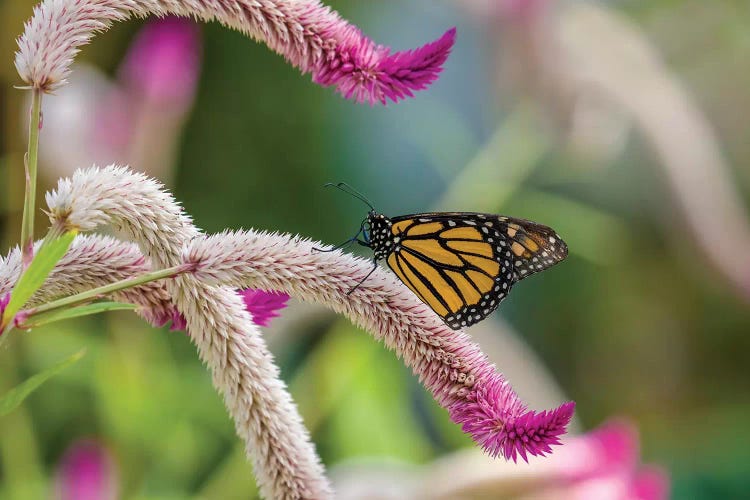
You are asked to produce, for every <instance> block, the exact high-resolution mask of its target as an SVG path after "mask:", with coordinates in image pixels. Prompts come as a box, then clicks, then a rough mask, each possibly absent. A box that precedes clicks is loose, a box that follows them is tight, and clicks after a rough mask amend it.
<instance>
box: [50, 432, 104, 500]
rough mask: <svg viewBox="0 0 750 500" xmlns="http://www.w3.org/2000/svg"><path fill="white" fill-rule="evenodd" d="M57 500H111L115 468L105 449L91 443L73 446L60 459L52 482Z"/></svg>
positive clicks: (85, 441) (92, 441) (96, 443)
mask: <svg viewBox="0 0 750 500" xmlns="http://www.w3.org/2000/svg"><path fill="white" fill-rule="evenodd" d="M55 486H56V488H55V489H56V495H55V498H56V499H58V500H110V499H112V500H114V499H115V498H117V479H116V473H115V466H114V463H113V461H112V458H111V457H110V455H109V453H108V451H107V449H106V448H105V447H104V446H102V445H101V444H100V443H98V442H97V441H94V440H81V441H77V442H75V443H73V444H72V445H71V446H70V447H69V448H68V449H67V450H66V451H65V454H64V455H63V457H62V459H61V460H60V463H59V465H58V469H57V477H56V480H55Z"/></svg>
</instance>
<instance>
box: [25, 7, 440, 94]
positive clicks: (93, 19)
mask: <svg viewBox="0 0 750 500" xmlns="http://www.w3.org/2000/svg"><path fill="white" fill-rule="evenodd" d="M167 14H173V15H177V16H183V17H191V16H192V17H195V18H198V19H202V20H204V21H214V20H216V21H219V22H221V23H222V24H224V25H226V26H228V27H230V28H233V29H236V30H238V31H240V32H242V33H245V34H247V35H249V36H251V37H252V38H255V39H258V40H262V41H263V42H265V43H266V44H267V45H268V46H269V47H270V48H271V49H272V50H274V51H276V52H278V53H279V54H281V55H283V56H284V57H285V58H286V60H287V61H289V63H290V64H292V65H294V66H295V67H297V68H299V69H300V70H301V71H302V72H303V73H310V74H312V76H313V80H314V81H315V82H317V83H319V84H320V85H323V86H333V87H335V88H336V89H337V90H338V91H339V92H340V93H341V94H342V95H344V96H345V97H347V98H352V99H355V100H356V101H357V102H369V103H370V104H373V103H375V102H381V103H383V104H385V103H386V102H387V100H391V101H393V102H397V101H399V100H401V99H404V98H405V97H409V96H411V95H412V92H413V91H416V90H421V89H424V88H425V87H426V86H427V85H429V84H430V83H432V82H433V81H435V80H436V79H437V76H438V73H440V71H441V70H442V67H443V63H444V62H445V60H446V58H447V57H448V54H449V52H450V50H451V47H452V46H453V42H454V40H455V29H451V30H448V31H447V32H446V33H445V34H444V35H443V36H442V37H440V38H439V39H438V40H436V41H435V42H433V43H428V44H427V45H425V46H423V47H421V48H418V49H415V50H413V51H405V52H396V53H391V51H390V49H388V48H387V47H384V46H381V45H377V44H376V43H374V42H373V41H372V40H370V39H369V38H367V37H365V36H364V35H363V34H362V33H361V32H360V31H359V29H358V28H356V27H355V26H353V25H351V24H349V23H348V22H346V21H345V20H343V19H342V18H341V17H340V16H339V15H338V14H337V13H336V12H334V11H333V10H331V9H330V8H328V7H326V6H324V5H322V4H321V3H320V2H319V1H318V0H297V1H292V0H264V1H262V2H254V1H247V0H229V1H228V2H226V3H225V4H221V5H219V4H217V3H215V2H207V1H205V0H189V1H186V2H179V3H176V2H168V1H165V0H133V1H130V2H111V1H110V0H45V1H43V2H42V3H41V4H40V5H38V6H37V7H36V8H35V9H34V15H33V16H32V18H31V19H30V20H29V21H28V22H27V23H26V30H25V32H24V34H23V35H22V36H21V37H20V38H19V39H18V47H19V50H18V52H16V61H15V62H16V69H17V70H18V73H19V75H20V76H21V78H22V79H23V80H24V81H25V82H26V83H27V84H28V85H29V86H30V87H32V88H37V89H41V90H43V91H45V92H51V91H54V90H55V89H57V88H59V87H60V86H62V85H64V84H65V82H66V79H67V77H68V75H69V73H70V65H71V63H72V61H73V59H74V58H75V56H76V54H77V53H78V52H79V50H80V46H81V45H84V44H86V43H88V42H89V40H90V39H91V38H92V37H93V36H94V34H95V33H96V32H98V31H104V30H106V29H108V28H109V27H110V25H111V24H112V23H113V22H115V21H122V20H125V19H127V18H129V17H132V16H139V17H145V16H148V15H160V16H163V15H167Z"/></svg>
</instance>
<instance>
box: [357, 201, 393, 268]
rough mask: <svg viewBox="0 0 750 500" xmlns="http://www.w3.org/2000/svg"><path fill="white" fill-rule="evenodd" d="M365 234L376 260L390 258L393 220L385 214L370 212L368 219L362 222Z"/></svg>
mask: <svg viewBox="0 0 750 500" xmlns="http://www.w3.org/2000/svg"><path fill="white" fill-rule="evenodd" d="M362 225H363V227H364V232H365V241H367V243H368V244H369V247H370V248H372V251H373V253H374V254H375V255H374V257H375V259H376V260H380V259H384V258H385V257H387V256H388V254H389V253H390V251H391V248H390V247H391V246H392V245H393V238H392V235H393V233H392V231H391V226H393V223H392V222H391V219H389V218H388V217H386V216H385V215H383V214H379V213H377V212H376V211H375V210H370V212H369V213H368V214H367V218H366V219H365V220H364V221H363V222H362Z"/></svg>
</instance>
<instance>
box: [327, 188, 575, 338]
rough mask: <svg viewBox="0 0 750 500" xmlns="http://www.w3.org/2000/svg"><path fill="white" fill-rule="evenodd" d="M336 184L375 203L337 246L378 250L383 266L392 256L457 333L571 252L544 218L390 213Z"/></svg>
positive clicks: (393, 267)
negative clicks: (541, 221)
mask: <svg viewBox="0 0 750 500" xmlns="http://www.w3.org/2000/svg"><path fill="white" fill-rule="evenodd" d="M336 187H338V188H339V189H341V190H343V191H345V192H347V193H349V194H351V195H352V196H355V197H357V198H359V199H360V200H362V201H363V202H365V203H367V205H368V206H369V207H370V211H369V213H368V214H367V217H366V218H365V219H364V220H363V221H362V225H361V226H360V230H359V232H357V234H356V235H355V236H354V237H353V238H351V239H349V240H347V241H346V242H344V243H343V244H341V245H338V246H337V247H335V248H341V247H342V246H345V245H347V244H349V243H353V242H355V241H356V242H358V243H359V244H360V245H363V246H366V247H368V248H371V249H372V251H373V254H374V259H373V264H374V266H375V267H377V262H378V261H379V260H381V259H385V261H386V262H387V263H388V267H390V268H391V270H392V271H393V272H394V273H395V274H396V276H398V278H399V279H400V280H401V281H402V282H403V283H404V284H405V285H406V286H407V287H409V288H410V289H411V291H412V292H414V294H415V295H416V296H417V297H419V298H420V299H421V300H422V302H424V303H425V304H427V305H428V306H429V307H430V308H431V309H432V310H433V311H435V313H437V314H438V315H439V316H440V317H441V318H442V319H443V321H445V323H446V324H447V325H448V326H449V327H451V328H452V329H454V330H457V329H459V328H464V327H467V326H471V325H473V324H475V323H477V322H479V321H481V320H483V319H484V318H486V317H487V316H488V315H489V314H490V313H492V311H494V310H495V309H497V306H498V305H499V304H500V302H502V301H503V299H505V297H507V296H508V293H509V292H510V289H511V287H512V286H513V284H515V283H516V282H517V281H520V280H522V279H523V278H525V277H527V276H530V275H532V274H534V273H537V272H539V271H543V270H544V269H547V268H548V267H551V266H553V265H555V264H557V263H558V262H560V261H562V260H563V259H565V257H567V255H568V247H567V245H566V244H565V242H564V241H563V240H562V238H560V236H558V235H557V233H556V232H555V231H554V230H552V229H551V228H549V227H547V226H544V225H542V224H538V223H536V222H532V221H528V220H524V219H516V218H513V217H505V216H502V215H492V214H483V213H474V212H429V213H421V214H413V215H402V216H399V217H392V218H389V217H386V216H385V215H383V214H381V213H378V212H377V211H375V209H374V208H373V206H372V204H370V202H369V201H367V199H366V198H364V196H362V195H361V194H360V193H358V192H357V191H355V190H354V189H352V188H351V187H349V186H348V185H346V184H344V183H339V184H337V185H336ZM344 187H346V188H348V190H347V189H344ZM360 235H362V239H360V238H359V236H360ZM375 267H373V271H374V269H375ZM370 274H372V271H371V272H370ZM369 276H370V275H369V274H368V275H367V276H366V277H365V278H364V279H363V280H362V282H360V284H362V283H363V282H364V281H365V280H366V279H367V278H368V277H369ZM358 286H359V284H358V285H357V286H356V287H354V288H353V289H352V290H350V291H349V293H351V292H353V291H354V290H355V289H356V288H357V287H358Z"/></svg>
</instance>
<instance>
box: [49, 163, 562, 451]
mask: <svg viewBox="0 0 750 500" xmlns="http://www.w3.org/2000/svg"><path fill="white" fill-rule="evenodd" d="M103 193H106V195H104V194H103ZM121 197H122V198H121ZM120 199H123V200H124V199H127V200H128V201H127V202H124V201H123V202H119V203H118V202H117V200H120ZM47 202H48V205H49V207H50V214H51V217H52V219H53V221H55V222H57V223H63V224H66V225H68V226H74V227H77V228H80V229H81V230H91V229H94V228H95V227H96V226H98V225H100V224H104V223H107V222H111V223H113V224H114V225H115V226H116V227H119V228H120V229H123V230H125V231H126V232H128V233H129V234H130V235H131V236H132V237H134V238H136V239H137V240H139V241H140V242H141V245H142V246H143V247H144V251H146V252H148V253H150V254H151V255H152V258H153V259H154V260H155V262H156V263H157V264H158V265H161V266H166V265H177V264H182V263H190V264H193V265H194V266H195V270H194V271H193V272H191V273H190V274H189V275H184V276H181V277H178V278H175V279H174V280H171V281H169V282H168V283H167V288H168V289H169V291H170V293H172V294H173V295H174V300H175V302H176V304H177V306H178V309H180V312H182V313H183V314H184V315H185V317H186V319H187V323H188V331H189V332H190V334H191V335H192V336H193V338H194V340H195V342H196V344H198V346H199V349H200V350H201V354H202V356H203V357H204V359H206V361H207V362H208V363H209V364H210V365H211V366H212V368H213V369H214V374H215V375H214V376H215V379H217V385H218V386H219V387H220V388H222V389H225V387H226V384H228V383H229V381H227V374H225V373H223V370H225V369H227V366H226V365H222V364H221V363H219V362H218V361H217V360H214V359H213V358H212V355H216V352H215V351H216V350H217V349H218V350H219V354H220V355H221V356H226V355H229V354H230V353H231V354H232V355H233V357H234V362H235V363H237V364H238V365H240V366H245V367H246V368H247V369H248V371H250V373H249V374H248V375H247V377H248V378H249V380H246V381H245V385H250V384H251V383H255V382H257V381H258V380H264V381H265V382H266V383H267V381H268V379H267V378H256V376H258V375H259V374H258V373H257V371H256V370H252V369H253V368H255V367H254V366H249V365H250V364H251V363H253V362H256V361H257V360H256V358H257V354H256V353H255V352H250V351H243V350H242V349H241V346H237V344H238V343H240V344H241V343H242V341H243V340H245V339H247V334H246V333H243V331H242V330H233V329H232V328H231V326H232V325H229V326H226V328H227V330H222V329H221V328H222V327H223V326H224V325H225V323H226V322H227V321H229V319H228V318H233V317H234V316H232V315H233V314H239V313H238V312H237V310H236V307H237V304H236V298H237V296H236V295H233V296H232V297H229V296H225V297H220V296H219V294H218V291H219V290H224V289H220V288H214V287H213V286H210V285H217V286H218V285H229V286H233V287H247V286H250V287H254V288H262V289H273V290H283V291H284V292H287V293H289V294H291V295H294V296H297V297H299V298H301V299H302V300H307V301H314V302H319V303H322V304H324V305H326V306H328V307H330V308H332V309H333V310H335V311H337V312H341V313H344V314H346V315H347V316H349V317H350V318H351V319H352V320H353V321H354V322H355V323H356V324H358V325H361V326H363V327H365V328H366V329H367V330H369V331H371V332H373V333H374V335H375V336H376V338H378V339H381V340H383V342H384V343H385V344H386V345H387V346H388V347H390V348H391V349H394V350H395V351H396V352H397V353H398V355H399V356H402V357H403V358H404V360H405V362H406V363H407V365H409V366H410V367H412V369H413V370H414V372H415V373H416V374H417V375H418V376H419V377H420V379H421V381H422V382H423V383H424V384H425V385H426V387H427V388H428V389H430V390H431V391H432V393H433V395H434V397H435V398H436V400H437V401H438V402H439V403H440V404H441V405H443V406H444V407H446V408H447V409H448V410H449V412H450V414H451V417H452V418H453V419H454V421H456V422H458V423H460V424H462V425H463V427H464V429H465V430H466V431H467V432H470V433H471V435H472V437H473V438H474V439H475V440H476V441H477V442H478V443H479V444H481V445H482V446H483V448H484V449H485V450H486V451H487V452H488V453H490V454H491V455H492V456H498V455H501V454H502V455H503V456H505V457H507V458H511V459H514V460H515V459H516V458H517V457H518V456H519V455H520V456H521V457H522V458H524V459H526V458H527V456H528V455H543V454H545V453H549V452H550V446H551V445H553V444H557V443H559V440H558V438H559V436H560V435H561V434H563V433H564V432H565V427H566V425H567V424H568V422H569V420H570V418H571V416H572V412H573V403H567V404H564V405H562V406H560V407H559V408H557V409H555V410H551V411H549V412H541V413H537V412H534V411H531V410H528V409H527V408H526V406H525V405H524V404H523V403H522V402H521V401H520V400H519V399H518V397H517V395H516V394H515V392H514V391H513V390H512V388H511V387H510V385H509V384H508V383H507V382H506V381H505V379H504V378H503V377H502V375H500V374H499V373H497V372H496V371H495V367H494V366H493V365H492V364H491V363H490V362H489V361H488V360H487V358H486V357H485V356H484V354H483V353H482V352H481V351H480V350H479V348H478V347H477V346H476V345H475V344H473V343H472V342H471V341H470V340H469V337H468V335H467V334H466V333H464V332H455V331H453V330H451V329H449V328H448V327H447V326H445V324H443V322H442V321H441V320H440V319H439V318H438V317H437V316H436V315H435V314H434V313H433V312H432V311H431V310H429V308H427V307H426V306H425V305H424V304H423V303H422V302H420V301H419V300H418V299H417V298H416V297H414V295H413V294H412V293H411V292H409V291H408V289H406V288H405V287H404V286H403V285H402V284H401V283H400V282H398V281H397V280H396V279H395V277H393V276H392V275H391V274H389V273H386V272H384V271H380V270H378V271H376V272H375V273H373V275H372V276H371V277H370V279H368V280H367V281H366V282H365V283H363V284H362V286H360V287H359V288H358V289H357V292H356V293H353V294H351V295H347V292H348V290H349V289H350V288H351V287H352V286H353V285H354V284H356V283H358V282H359V281H360V280H361V279H362V278H363V277H364V276H365V275H366V274H367V273H368V272H369V270H370V263H369V262H368V261H365V260H362V259H358V258H354V257H350V256H348V255H345V254H342V253H341V252H333V253H320V252H313V251H312V248H313V242H311V241H308V240H301V239H300V238H293V237H291V236H285V235H272V234H267V233H254V232H238V233H223V234H220V235H216V236H212V237H201V236H198V233H197V231H196V230H195V229H194V228H192V226H191V225H190V221H189V219H188V218H187V217H186V216H185V215H184V214H183V213H182V212H181V211H180V209H179V207H178V206H177V205H176V204H175V203H174V201H173V200H172V198H171V196H169V195H168V194H166V193H165V192H164V191H162V190H161V186H160V185H159V184H158V183H156V182H154V181H152V180H150V179H148V178H146V177H145V176H143V175H141V174H135V173H132V172H130V171H128V170H127V169H123V168H120V167H107V168H105V169H103V170H99V169H90V170H86V171H78V172H77V173H76V174H74V176H73V177H72V179H65V180H62V181H61V182H60V184H59V186H58V189H57V191H55V192H52V193H50V194H48V196H47ZM139 230H140V231H143V233H141V234H139V233H138V231H139ZM183 241H185V242H190V241H191V242H192V243H191V244H190V246H189V248H188V249H186V250H185V252H184V257H183V256H182V255H180V250H179V249H181V248H182V242H183ZM221 305H224V306H225V307H227V306H230V305H231V306H232V307H231V308H230V310H228V311H226V316H225V317H220V316H217V313H216V312H214V311H212V310H208V309H207V308H213V309H216V308H217V307H219V306H221ZM230 313H231V314H230ZM206 315H208V316H210V318H209V320H206V319H204V316H206ZM212 320H213V321H216V322H217V326H215V327H211V325H210V324H206V323H210V321H212ZM212 328H213V335H214V337H212V333H210V332H211V331H212ZM216 336H218V337H219V338H220V339H221V340H219V339H217V338H215V337H216ZM253 340H255V339H253ZM258 342H260V340H258ZM216 343H219V344H220V345H219V346H216ZM260 345H261V346H262V344H260ZM254 348H255V349H258V348H259V346H255V347H254ZM233 349H236V350H237V351H238V352H233ZM274 370H275V369H274ZM274 374H275V371H274ZM251 381H252V382H251ZM245 385H240V387H236V386H235V385H231V387H232V388H233V390H242V389H246V387H245ZM284 394H285V393H284ZM228 399H229V398H228ZM227 403H228V406H230V411H231V410H232V404H233V403H238V402H237V401H227ZM239 403H242V401H239ZM290 404H291V403H290ZM254 406H255V405H254ZM254 406H253V407H254ZM251 409H252V407H251ZM233 414H235V413H234V412H233ZM239 426H240V424H238V428H239ZM277 430H278V428H277ZM240 432H242V431H241V430H240ZM267 438H268V434H267V433H266V434H263V435H262V436H261V437H260V438H259V439H267Z"/></svg>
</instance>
